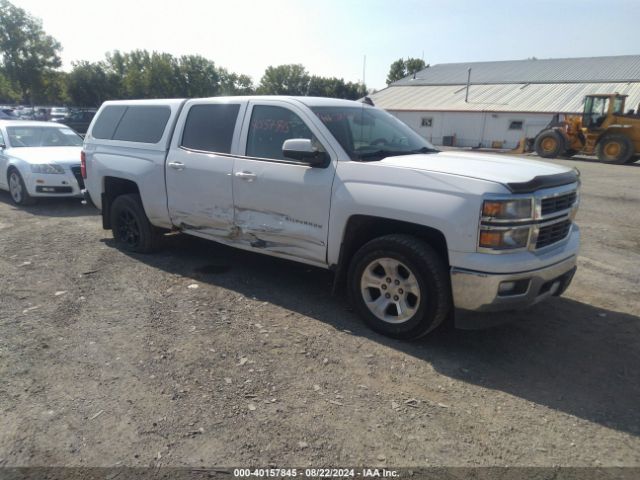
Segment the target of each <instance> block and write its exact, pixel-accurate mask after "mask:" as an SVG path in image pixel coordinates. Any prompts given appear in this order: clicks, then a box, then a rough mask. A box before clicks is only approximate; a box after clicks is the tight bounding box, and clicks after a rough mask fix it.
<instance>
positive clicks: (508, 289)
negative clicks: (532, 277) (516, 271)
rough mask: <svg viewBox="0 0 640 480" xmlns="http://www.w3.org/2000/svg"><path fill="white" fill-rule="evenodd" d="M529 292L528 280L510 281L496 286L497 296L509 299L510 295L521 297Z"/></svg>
mask: <svg viewBox="0 0 640 480" xmlns="http://www.w3.org/2000/svg"><path fill="white" fill-rule="evenodd" d="M527 290H529V279H528V278H525V279H523V280H512V281H507V282H502V283H500V285H498V296H499V297H509V296H511V295H523V294H525V293H527Z"/></svg>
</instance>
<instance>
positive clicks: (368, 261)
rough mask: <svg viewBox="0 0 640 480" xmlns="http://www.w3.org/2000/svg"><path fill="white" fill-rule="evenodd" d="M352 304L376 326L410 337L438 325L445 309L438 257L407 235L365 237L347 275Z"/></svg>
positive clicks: (444, 277) (445, 282) (447, 296)
mask: <svg viewBox="0 0 640 480" xmlns="http://www.w3.org/2000/svg"><path fill="white" fill-rule="evenodd" d="M348 285H349V294H350V298H351V301H352V303H353V305H354V308H355V310H356V311H357V312H358V313H359V314H360V316H361V317H362V318H363V319H364V321H365V323H366V324H367V325H368V326H369V327H370V328H371V329H373V330H375V331H376V332H379V333H382V334H383V335H387V336H390V337H394V338H401V339H415V338H419V337H421V336H423V335H426V334H427V333H429V332H430V331H432V330H434V329H435V328H436V327H438V326H439V325H440V324H441V323H442V322H443V321H444V320H445V319H446V318H447V315H448V313H449V311H450V310H451V303H452V302H451V287H450V282H449V275H448V270H447V267H446V265H445V262H444V261H443V259H442V257H441V256H440V255H439V254H438V253H437V252H436V251H435V250H434V249H433V248H432V247H431V246H430V245H429V244H428V243H426V242H424V241H422V240H420V239H419V238H416V237H413V236H410V235H399V234H394V235H387V236H384V237H379V238H376V239H374V240H371V241H370V242H368V243H367V244H365V245H364V246H363V247H362V248H360V250H358V252H357V253H356V254H355V255H354V257H353V259H352V261H351V264H350V268H349V276H348Z"/></svg>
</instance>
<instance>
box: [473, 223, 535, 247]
mask: <svg viewBox="0 0 640 480" xmlns="http://www.w3.org/2000/svg"><path fill="white" fill-rule="evenodd" d="M530 233H531V228H530V227H529V226H526V227H514V228H505V229H491V228H482V229H481V230H480V239H479V242H478V245H479V246H480V247H481V248H488V249H491V250H513V249H516V248H525V247H526V246H527V245H528V243H529V235H530Z"/></svg>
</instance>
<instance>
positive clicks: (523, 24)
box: [11, 0, 640, 89]
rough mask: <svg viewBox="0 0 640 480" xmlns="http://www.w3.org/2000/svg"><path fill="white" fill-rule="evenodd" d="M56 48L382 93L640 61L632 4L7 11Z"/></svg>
mask: <svg viewBox="0 0 640 480" xmlns="http://www.w3.org/2000/svg"><path fill="white" fill-rule="evenodd" d="M11 1H12V3H14V4H15V5H17V6H20V7H22V8H24V9H25V10H27V11H28V12H29V13H31V14H32V15H34V16H36V17H39V18H40V19H41V20H42V22H43V27H44V29H45V31H46V32H47V33H49V34H50V35H53V36H54V37H55V38H56V39H57V40H58V41H60V42H61V44H62V46H63V51H62V60H63V68H64V69H65V70H69V69H70V68H71V64H72V62H74V61H78V60H90V61H98V60H102V59H104V55H105V53H107V52H109V51H113V50H120V51H130V50H134V49H147V50H150V51H153V50H155V51H161V52H168V53H171V54H173V55H177V56H179V55H184V54H200V55H202V56H204V57H206V58H209V59H210V60H213V61H214V62H215V63H216V64H217V65H218V66H222V67H225V68H227V69H228V70H230V71H233V72H236V73H244V74H247V75H250V76H251V77H252V78H253V80H254V82H255V83H257V82H258V81H259V80H260V77H261V76H262V74H263V73H264V70H265V68H266V67H268V66H270V65H280V64H285V63H301V64H303V65H304V66H305V67H306V68H307V70H308V71H309V72H310V73H311V74H314V75H321V76H329V77H334V76H335V77H338V78H344V79H345V80H346V81H353V82H359V81H362V79H363V66H364V63H365V62H364V58H365V56H366V68H364V79H365V82H366V83H367V86H368V87H369V88H375V89H381V88H384V87H385V86H386V84H385V80H386V76H387V73H388V71H389V66H390V65H391V63H392V62H393V61H395V60H397V59H399V58H407V57H416V58H424V60H425V62H426V63H427V64H431V65H434V64H438V63H455V62H473V61H488V60H516V59H525V58H529V57H537V58H563V57H588V56H601V55H628V54H640V37H639V36H638V31H639V30H640V0H606V1H605V0H529V1H523V0H484V1H482V0H456V1H445V0H441V1H430V0H421V1H419V0H368V1H367V0H297V1H296V0H271V1H265V0H263V1H259V0H255V1H249V0H226V1H218V0H178V1H176V0H172V1H165V0H106V1H105V0H100V1H95V0H11Z"/></svg>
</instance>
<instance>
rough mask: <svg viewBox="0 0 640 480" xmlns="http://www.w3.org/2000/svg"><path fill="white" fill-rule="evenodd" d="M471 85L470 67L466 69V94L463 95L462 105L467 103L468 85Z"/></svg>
mask: <svg viewBox="0 0 640 480" xmlns="http://www.w3.org/2000/svg"><path fill="white" fill-rule="evenodd" d="M470 83H471V67H469V68H468V69H467V92H466V93H465V94H464V103H469V84H470Z"/></svg>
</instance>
